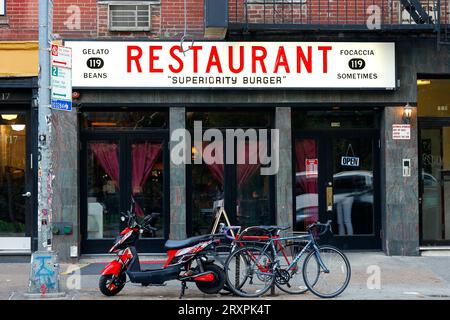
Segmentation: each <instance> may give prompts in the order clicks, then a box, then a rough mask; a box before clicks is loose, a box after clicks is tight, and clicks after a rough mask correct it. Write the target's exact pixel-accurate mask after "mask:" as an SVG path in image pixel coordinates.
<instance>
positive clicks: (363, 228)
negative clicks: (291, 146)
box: [294, 130, 381, 249]
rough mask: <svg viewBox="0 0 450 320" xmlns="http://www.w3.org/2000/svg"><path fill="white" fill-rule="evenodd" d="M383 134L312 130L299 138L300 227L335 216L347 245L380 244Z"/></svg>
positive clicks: (340, 241)
mask: <svg viewBox="0 0 450 320" xmlns="http://www.w3.org/2000/svg"><path fill="white" fill-rule="evenodd" d="M377 144H378V138H377V136H376V134H374V133H373V132H371V131H369V132H363V131H360V132H358V133H357V134H355V133H352V132H348V131H333V130H331V131H325V132H315V133H313V132H311V133H310V134H301V135H298V136H297V137H296V139H295V153H294V158H295V168H296V170H295V180H294V181H295V182H294V195H295V215H294V216H295V221H294V229H295V230H297V231H303V230H305V227H306V226H308V225H309V224H311V223H313V222H315V221H318V220H319V221H322V222H326V221H328V220H332V229H333V237H332V238H331V239H327V241H331V242H332V243H334V244H335V245H337V246H339V247H341V248H344V249H369V248H373V249H374V248H378V249H379V248H380V245H381V239H380V216H379V208H378V204H377V203H378V202H377V201H375V199H377V198H378V193H377V190H378V188H377V185H378V179H377V177H378V159H377V157H378V151H377V150H378V148H377Z"/></svg>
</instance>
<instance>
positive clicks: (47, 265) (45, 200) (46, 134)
mask: <svg viewBox="0 0 450 320" xmlns="http://www.w3.org/2000/svg"><path fill="white" fill-rule="evenodd" d="M52 19H53V2H52V0H39V89H38V103H39V107H38V137H37V139H38V186H37V201H38V205H37V208H38V212H37V229H38V232H37V234H38V239H37V251H35V252H33V255H32V258H31V271H30V281H29V284H28V294H30V295H33V294H36V295H40V296H42V295H44V294H46V295H49V296H51V295H61V293H60V292H59V264H58V255H57V252H55V251H53V243H52V241H53V239H52V193H53V190H52V183H53V178H54V175H53V169H52V149H51V147H52V146H51V142H52V139H51V138H52V114H51V110H50V90H51V87H50V47H49V45H50V42H51V40H52V28H51V23H52Z"/></svg>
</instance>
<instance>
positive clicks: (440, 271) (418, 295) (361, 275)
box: [0, 252, 450, 300]
mask: <svg viewBox="0 0 450 320" xmlns="http://www.w3.org/2000/svg"><path fill="white" fill-rule="evenodd" d="M347 256H348V258H349V260H350V263H351V266H352V278H351V281H350V284H349V286H348V288H347V289H346V291H344V293H343V294H342V295H341V296H339V297H338V298H336V299H350V300H353V299H363V300H364V299H402V300H404V299H450V257H388V256H386V255H384V254H383V253H381V252H376V253H371V252H365V253H354V252H352V253H348V254H347ZM2 259H3V258H2V257H0V262H2ZM80 266H81V289H80V290H73V289H71V288H70V285H71V284H70V282H71V281H70V280H73V279H74V278H73V276H71V275H67V274H65V271H66V270H67V268H68V265H65V264H63V265H61V272H62V275H61V281H60V286H61V289H62V290H64V291H65V292H66V297H65V298H64V299H77V300H97V299H108V300H115V299H133V300H143V299H144V300H145V299H178V295H179V290H180V283H179V282H178V281H170V282H168V284H167V285H166V286H164V287H141V286H139V285H134V284H131V283H127V285H126V286H125V288H124V289H123V290H122V292H121V293H120V294H119V295H118V296H116V297H112V298H111V297H105V296H103V295H102V294H101V293H100V291H99V290H98V278H99V273H100V270H101V268H102V266H103V265H102V264H100V263H98V262H97V263H92V264H89V265H86V264H83V265H80ZM0 267H1V269H0V299H12V300H18V299H25V296H24V293H25V292H26V290H27V282H28V276H29V275H28V273H29V264H28V263H23V262H19V263H11V262H6V263H0ZM378 268H379V269H378ZM377 270H379V274H380V280H381V282H380V284H381V288H380V289H377V288H373V289H369V288H368V285H367V283H368V279H369V277H370V279H372V280H373V278H374V276H373V275H374V272H375V273H376V272H377ZM71 277H72V278H71ZM370 279H369V285H370V284H372V285H374V284H376V283H375V282H374V281H370ZM68 280H69V281H68ZM68 282H69V288H68V287H67V283H68ZM72 283H73V281H72ZM188 287H189V289H188V290H187V291H186V295H185V299H224V298H225V299H238V298H237V297H233V296H230V295H225V296H223V295H220V294H218V295H205V294H203V293H201V292H200V291H199V290H198V289H197V288H196V286H195V284H188ZM259 299H268V300H270V299H284V300H286V299H292V300H295V299H301V300H305V299H306V300H308V299H318V298H316V297H315V296H314V295H313V294H310V293H306V294H303V295H287V294H285V293H283V292H280V291H279V290H276V295H275V296H271V295H264V296H263V297H262V298H259Z"/></svg>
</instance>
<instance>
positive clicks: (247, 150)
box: [187, 110, 274, 235]
mask: <svg viewBox="0 0 450 320" xmlns="http://www.w3.org/2000/svg"><path fill="white" fill-rule="evenodd" d="M194 121H201V122H202V127H203V130H206V129H208V128H215V129H219V130H220V131H221V132H222V134H223V143H228V142H232V141H227V138H226V133H225V130H226V129H238V128H241V129H244V130H247V129H257V130H258V129H262V128H270V125H271V122H270V121H271V113H270V112H268V111H261V110H260V111H258V112H250V111H223V112H200V111H195V112H187V125H188V128H189V129H190V130H193V129H194ZM235 141H236V140H235ZM223 143H222V144H220V146H221V147H219V148H218V149H220V150H218V151H217V152H219V153H221V154H217V156H218V157H219V158H220V159H222V161H219V162H221V163H212V164H211V163H209V164H207V163H205V161H203V163H202V164H192V165H191V169H190V170H191V177H192V184H191V187H190V191H191V192H190V193H191V217H192V218H191V226H192V227H191V232H190V233H192V234H193V235H197V234H206V233H209V232H210V231H211V229H212V226H213V219H214V217H215V215H214V213H215V209H216V208H217V207H218V206H223V205H225V209H226V212H227V215H228V216H229V218H230V219H231V223H232V224H235V225H242V226H251V225H261V224H270V223H273V222H274V211H273V210H271V206H272V204H273V203H272V198H271V191H272V184H273V181H272V180H271V176H263V175H261V174H260V169H261V163H260V162H259V159H258V161H257V163H251V161H249V158H250V159H253V156H254V155H255V154H257V153H258V152H259V150H260V148H263V147H266V146H269V145H270V138H268V141H267V142H266V144H261V141H260V140H259V141H250V140H249V139H247V140H246V141H245V143H244V144H243V145H242V146H241V147H239V144H236V143H235V145H234V150H235V151H234V154H235V161H234V163H233V164H223V162H224V160H225V159H226V147H224V145H223ZM208 144H209V142H203V148H205V147H206V146H208ZM192 151H193V160H194V159H195V158H196V157H202V155H201V154H199V153H198V150H196V148H195V147H194V146H193V147H192ZM213 155H215V154H213ZM238 155H239V156H241V157H242V158H241V159H245V163H238V161H237V157H238ZM203 156H206V155H203ZM203 159H204V158H203Z"/></svg>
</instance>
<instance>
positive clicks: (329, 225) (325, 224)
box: [306, 220, 333, 237]
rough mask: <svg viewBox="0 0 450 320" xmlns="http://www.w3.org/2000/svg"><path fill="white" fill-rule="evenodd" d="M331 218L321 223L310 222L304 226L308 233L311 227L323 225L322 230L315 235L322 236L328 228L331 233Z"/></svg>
mask: <svg viewBox="0 0 450 320" xmlns="http://www.w3.org/2000/svg"><path fill="white" fill-rule="evenodd" d="M331 222H332V221H331V220H328V221H327V222H326V223H321V222H315V223H313V224H310V225H309V226H308V227H307V228H306V230H307V231H308V232H309V233H311V230H312V229H313V228H320V227H324V230H323V231H322V232H319V233H318V234H317V235H316V236H319V237H320V236H323V235H324V234H325V233H327V232H328V230H329V231H330V232H331V233H333V230H332V228H331Z"/></svg>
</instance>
